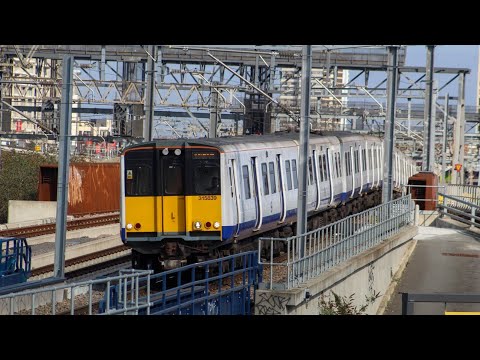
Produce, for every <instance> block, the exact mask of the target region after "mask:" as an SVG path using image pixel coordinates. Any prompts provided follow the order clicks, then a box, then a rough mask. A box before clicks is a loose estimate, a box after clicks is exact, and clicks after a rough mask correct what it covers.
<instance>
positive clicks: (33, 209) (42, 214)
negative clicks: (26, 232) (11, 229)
mask: <svg viewBox="0 0 480 360" xmlns="http://www.w3.org/2000/svg"><path fill="white" fill-rule="evenodd" d="M56 214H57V202H56V201H26V200H9V201H8V223H17V222H23V221H29V220H41V219H46V218H55V217H56Z"/></svg>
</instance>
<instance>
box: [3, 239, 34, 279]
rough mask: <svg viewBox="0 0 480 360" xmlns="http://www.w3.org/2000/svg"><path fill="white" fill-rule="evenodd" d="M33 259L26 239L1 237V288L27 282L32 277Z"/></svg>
mask: <svg viewBox="0 0 480 360" xmlns="http://www.w3.org/2000/svg"><path fill="white" fill-rule="evenodd" d="M31 259H32V251H31V248H30V246H29V245H28V244H27V241H26V239H25V238H12V237H9V238H3V237H0V287H3V286H8V285H13V284H17V283H22V282H25V281H26V280H27V278H28V277H29V276H30V271H31Z"/></svg>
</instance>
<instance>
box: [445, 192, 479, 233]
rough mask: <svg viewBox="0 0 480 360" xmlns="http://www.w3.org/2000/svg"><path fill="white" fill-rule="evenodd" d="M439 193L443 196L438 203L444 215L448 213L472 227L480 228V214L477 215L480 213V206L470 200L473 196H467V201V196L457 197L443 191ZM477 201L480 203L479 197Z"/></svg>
mask: <svg viewBox="0 0 480 360" xmlns="http://www.w3.org/2000/svg"><path fill="white" fill-rule="evenodd" d="M438 195H439V197H442V201H440V202H439V203H438V207H439V208H440V209H441V210H442V215H448V216H450V217H451V218H453V219H455V220H458V221H461V222H463V223H466V224H469V225H470V226H472V227H478V228H480V216H477V215H480V206H479V205H475V204H474V203H473V202H470V201H472V200H473V199H472V198H468V197H467V199H468V201H465V200H464V199H465V196H461V197H456V196H451V195H447V194H442V193H440V194H438ZM473 201H475V200H473ZM476 202H477V203H478V199H477V201H476Z"/></svg>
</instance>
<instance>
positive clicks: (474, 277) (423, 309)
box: [384, 226, 480, 315]
mask: <svg viewBox="0 0 480 360" xmlns="http://www.w3.org/2000/svg"><path fill="white" fill-rule="evenodd" d="M415 239H416V240H418V242H417V246H416V248H415V250H414V251H413V254H412V256H411V257H410V259H409V262H408V264H407V266H406V268H405V270H404V272H403V274H402V277H401V279H399V281H398V285H397V287H396V289H395V291H394V295H393V296H392V299H391V301H390V303H389V304H388V305H387V308H386V310H385V312H384V315H400V314H401V313H402V309H401V304H402V301H401V295H400V294H398V293H399V292H412V293H413V292H416V293H477V294H480V232H477V231H475V232H470V231H463V230H455V229H443V228H436V227H422V226H421V227H419V232H418V235H417V236H416V237H415ZM444 310H445V305H444V304H441V303H415V305H414V313H415V315H443V314H444ZM446 310H447V311H480V304H447V307H446Z"/></svg>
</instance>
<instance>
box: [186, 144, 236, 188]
mask: <svg viewBox="0 0 480 360" xmlns="http://www.w3.org/2000/svg"><path fill="white" fill-rule="evenodd" d="M188 169H189V172H188V174H187V182H189V186H190V189H191V190H189V191H192V193H193V194H192V195H220V194H221V181H220V154H219V153H218V152H216V151H214V150H211V149H208V150H192V152H191V165H190V167H189V168H188ZM230 183H232V182H230Z"/></svg>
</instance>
